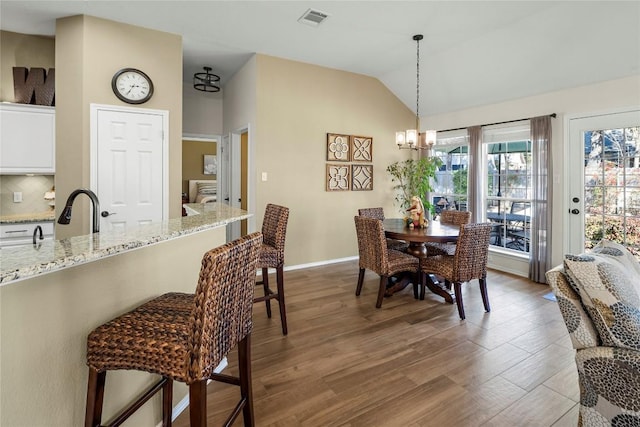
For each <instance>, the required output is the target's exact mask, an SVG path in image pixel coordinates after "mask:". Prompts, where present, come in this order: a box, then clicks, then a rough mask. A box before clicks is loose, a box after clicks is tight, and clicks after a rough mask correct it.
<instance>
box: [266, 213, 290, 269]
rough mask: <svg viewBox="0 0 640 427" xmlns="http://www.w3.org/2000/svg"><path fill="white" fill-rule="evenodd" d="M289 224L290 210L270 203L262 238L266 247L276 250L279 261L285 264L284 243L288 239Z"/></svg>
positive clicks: (278, 262)
mask: <svg viewBox="0 0 640 427" xmlns="http://www.w3.org/2000/svg"><path fill="white" fill-rule="evenodd" d="M287 222H289V208H285V207H284V206H279V205H274V204H271V203H269V204H268V205H267V207H266V209H265V212H264V219H263V221H262V238H263V242H264V243H265V244H266V245H269V246H272V247H274V248H276V251H277V256H278V260H277V262H276V263H275V264H276V265H277V264H281V263H283V262H284V242H285V238H286V237H287Z"/></svg>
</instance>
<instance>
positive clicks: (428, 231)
mask: <svg viewBox="0 0 640 427" xmlns="http://www.w3.org/2000/svg"><path fill="white" fill-rule="evenodd" d="M405 224H406V222H405V221H404V220H403V219H401V218H389V219H385V220H384V221H383V225H384V233H385V235H386V236H387V237H390V238H392V239H398V240H404V241H407V242H440V243H445V242H455V241H457V240H458V236H459V234H460V226H458V225H455V224H441V223H440V221H429V225H428V226H427V228H409V227H407V226H406V225H405Z"/></svg>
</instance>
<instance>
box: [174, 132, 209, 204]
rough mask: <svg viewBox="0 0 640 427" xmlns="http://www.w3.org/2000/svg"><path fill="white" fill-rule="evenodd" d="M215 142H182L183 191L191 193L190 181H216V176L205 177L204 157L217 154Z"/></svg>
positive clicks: (186, 140)
mask: <svg viewBox="0 0 640 427" xmlns="http://www.w3.org/2000/svg"><path fill="white" fill-rule="evenodd" d="M216 146H217V144H216V143H215V142H205V141H192V140H189V139H186V138H185V139H184V140H183V141H182V179H183V182H182V191H183V192H184V193H187V194H188V192H189V180H190V179H216V175H205V174H203V173H202V172H203V170H204V157H203V156H204V155H205V154H213V155H214V156H215V154H216Z"/></svg>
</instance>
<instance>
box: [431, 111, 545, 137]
mask: <svg viewBox="0 0 640 427" xmlns="http://www.w3.org/2000/svg"><path fill="white" fill-rule="evenodd" d="M549 117H552V118H554V119H555V118H556V113H552V114H549ZM532 118H533V117H527V118H526V119H517V120H507V121H504V122H495V123H487V124H484V125H480V127H484V126H493V125H504V124H506V123H515V122H521V121H523V120H531V119H532ZM470 127H471V126H467V127H463V128H455V129H445V130H439V131H438V132H452V131H454V130H463V129H467V128H470Z"/></svg>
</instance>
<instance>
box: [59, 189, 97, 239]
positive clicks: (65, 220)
mask: <svg viewBox="0 0 640 427" xmlns="http://www.w3.org/2000/svg"><path fill="white" fill-rule="evenodd" d="M78 194H86V195H87V196H89V199H91V207H92V209H93V232H94V233H97V232H99V231H100V219H99V218H98V212H100V202H99V201H98V196H96V193H94V192H93V191H91V190H87V189H85V188H80V189H78V190H73V192H72V193H71V194H70V195H69V198H68V199H67V203H66V204H65V206H64V209H63V210H62V213H61V214H60V217H59V218H58V224H69V223H70V222H71V207H72V206H73V201H74V200H75V199H76V197H78Z"/></svg>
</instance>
